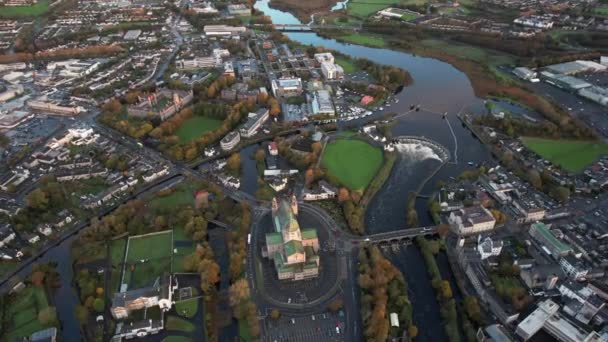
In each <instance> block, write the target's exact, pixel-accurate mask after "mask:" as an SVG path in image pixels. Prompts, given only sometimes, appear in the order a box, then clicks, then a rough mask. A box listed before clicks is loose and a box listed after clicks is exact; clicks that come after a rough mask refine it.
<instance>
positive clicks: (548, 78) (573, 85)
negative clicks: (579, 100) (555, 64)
mask: <svg viewBox="0 0 608 342" xmlns="http://www.w3.org/2000/svg"><path fill="white" fill-rule="evenodd" d="M540 76H541V78H542V79H543V80H544V81H545V82H547V83H549V84H553V85H555V86H556V87H559V88H562V89H566V90H568V91H572V92H577V91H579V90H581V89H584V88H589V87H591V86H592V84H590V83H587V82H585V81H583V80H581V79H579V78H576V77H573V76H569V75H567V74H556V73H553V72H549V71H542V72H541V73H540Z"/></svg>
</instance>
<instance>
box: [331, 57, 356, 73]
mask: <svg viewBox="0 0 608 342" xmlns="http://www.w3.org/2000/svg"><path fill="white" fill-rule="evenodd" d="M334 59H335V61H336V64H338V65H340V66H341V67H342V68H343V69H344V73H345V74H352V73H354V72H356V71H358V70H359V68H357V66H356V65H355V63H354V62H353V61H352V60H350V59H347V58H344V57H340V56H338V57H336V58H334Z"/></svg>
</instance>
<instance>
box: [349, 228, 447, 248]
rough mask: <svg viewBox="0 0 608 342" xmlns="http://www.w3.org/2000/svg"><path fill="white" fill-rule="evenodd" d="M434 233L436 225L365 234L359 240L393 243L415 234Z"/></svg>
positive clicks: (411, 237) (413, 236)
mask: <svg viewBox="0 0 608 342" xmlns="http://www.w3.org/2000/svg"><path fill="white" fill-rule="evenodd" d="M435 234H437V226H428V227H417V228H407V229H401V230H395V231H391V232H385V233H378V234H372V235H366V236H364V237H361V240H362V241H365V242H367V243H373V244H393V243H401V242H404V241H409V240H412V239H414V238H415V237H416V236H430V235H435Z"/></svg>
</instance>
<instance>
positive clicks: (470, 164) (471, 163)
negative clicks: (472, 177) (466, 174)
mask: <svg viewBox="0 0 608 342" xmlns="http://www.w3.org/2000/svg"><path fill="white" fill-rule="evenodd" d="M467 164H469V166H474V165H475V163H473V162H468V163H467Z"/></svg>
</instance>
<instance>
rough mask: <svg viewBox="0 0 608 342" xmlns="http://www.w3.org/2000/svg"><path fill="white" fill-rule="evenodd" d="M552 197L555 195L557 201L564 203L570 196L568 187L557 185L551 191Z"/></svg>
mask: <svg viewBox="0 0 608 342" xmlns="http://www.w3.org/2000/svg"><path fill="white" fill-rule="evenodd" d="M551 193H552V195H553V197H555V198H556V199H557V200H558V201H559V202H561V203H564V202H566V201H568V199H569V198H570V189H568V188H566V187H563V186H558V187H556V188H554V189H553V190H552V191H551Z"/></svg>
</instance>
